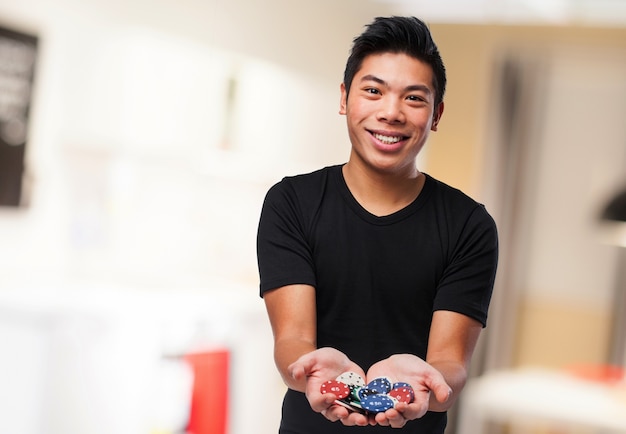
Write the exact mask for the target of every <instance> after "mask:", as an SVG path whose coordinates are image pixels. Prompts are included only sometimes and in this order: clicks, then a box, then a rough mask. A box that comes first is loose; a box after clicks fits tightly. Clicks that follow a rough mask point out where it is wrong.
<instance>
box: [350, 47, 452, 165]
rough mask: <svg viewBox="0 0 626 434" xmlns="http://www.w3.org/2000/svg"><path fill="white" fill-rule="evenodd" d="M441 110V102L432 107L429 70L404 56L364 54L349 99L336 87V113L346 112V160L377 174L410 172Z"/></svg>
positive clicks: (417, 61)
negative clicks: (338, 97) (348, 149)
mask: <svg viewBox="0 0 626 434" xmlns="http://www.w3.org/2000/svg"><path fill="white" fill-rule="evenodd" d="M442 112H443V103H442V104H440V105H439V107H435V89H434V87H433V72H432V68H431V67H430V65H428V64H426V63H423V62H421V61H419V60H417V59H415V58H413V57H411V56H408V55H406V54H401V53H380V54H372V55H369V56H367V57H366V58H365V59H363V63H362V65H361V69H360V70H358V71H357V73H356V74H355V76H354V79H353V80H352V84H351V87H350V93H349V97H348V94H347V92H346V89H345V87H344V85H343V84H342V85H341V104H340V110H339V113H340V114H343V115H346V120H347V124H348V133H349V136H350V141H351V142H352V152H351V155H350V161H351V162H354V163H358V164H363V165H365V166H367V167H368V168H369V169H374V170H376V171H378V172H387V173H396V174H399V173H405V172H406V173H407V174H408V173H409V172H410V171H415V170H416V167H415V158H416V157H417V155H418V154H419V152H420V150H421V149H422V147H423V146H424V143H426V140H427V139H428V135H429V133H430V131H431V130H432V131H436V129H437V123H438V122H439V119H440V117H441V114H442Z"/></svg>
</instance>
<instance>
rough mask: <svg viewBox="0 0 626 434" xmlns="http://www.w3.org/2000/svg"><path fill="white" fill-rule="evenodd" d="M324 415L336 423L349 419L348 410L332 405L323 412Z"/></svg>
mask: <svg viewBox="0 0 626 434" xmlns="http://www.w3.org/2000/svg"><path fill="white" fill-rule="evenodd" d="M321 413H322V415H324V417H325V418H326V419H328V420H329V421H331V422H336V421H338V420H342V419H345V418H347V417H348V410H346V409H345V408H343V407H342V406H340V405H331V406H330V407H328V408H326V409H324V410H322V411H321Z"/></svg>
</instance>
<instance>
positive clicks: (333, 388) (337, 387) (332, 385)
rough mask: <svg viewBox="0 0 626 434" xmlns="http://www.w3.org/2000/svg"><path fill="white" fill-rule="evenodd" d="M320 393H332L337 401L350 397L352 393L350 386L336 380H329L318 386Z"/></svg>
mask: <svg viewBox="0 0 626 434" xmlns="http://www.w3.org/2000/svg"><path fill="white" fill-rule="evenodd" d="M320 392H322V393H332V394H334V395H335V396H336V397H337V399H344V398H347V397H348V396H350V393H351V392H352V391H351V389H350V386H348V385H347V384H346V383H342V382H341V381H337V380H329V381H327V382H325V383H323V384H322V385H321V386H320Z"/></svg>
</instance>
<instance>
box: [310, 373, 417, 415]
mask: <svg viewBox="0 0 626 434" xmlns="http://www.w3.org/2000/svg"><path fill="white" fill-rule="evenodd" d="M320 392H321V393H332V394H334V395H335V396H337V399H336V400H335V403H337V404H338V405H341V406H343V407H345V408H347V409H348V410H350V411H357V412H359V413H364V414H367V413H380V412H383V411H387V410H389V409H390V408H394V407H395V405H396V403H398V402H406V403H410V402H413V400H414V399H415V394H414V392H413V388H412V387H411V385H410V384H408V383H404V382H397V383H393V384H392V383H391V381H390V380H389V379H388V378H386V377H380V378H375V379H374V380H372V381H370V382H369V383H368V384H367V385H366V384H365V381H364V380H363V378H362V377H361V376H360V375H358V374H356V373H354V372H344V373H343V374H341V375H339V376H338V377H337V378H336V379H335V380H329V381H326V382H325V383H323V384H322V385H321V386H320Z"/></svg>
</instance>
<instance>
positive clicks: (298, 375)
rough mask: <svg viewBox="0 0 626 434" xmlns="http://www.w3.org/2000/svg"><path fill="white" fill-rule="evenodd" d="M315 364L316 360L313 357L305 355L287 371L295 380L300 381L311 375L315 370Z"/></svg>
mask: <svg viewBox="0 0 626 434" xmlns="http://www.w3.org/2000/svg"><path fill="white" fill-rule="evenodd" d="M315 363H316V362H315V358H314V357H313V356H311V355H310V354H305V355H303V356H300V358H299V359H298V360H296V361H295V362H293V363H292V364H291V365H289V367H288V368H287V371H288V372H289V374H290V375H291V377H292V378H293V379H294V380H300V379H302V378H303V377H305V376H307V375H309V373H310V372H311V371H312V370H313V367H314V366H315Z"/></svg>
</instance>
